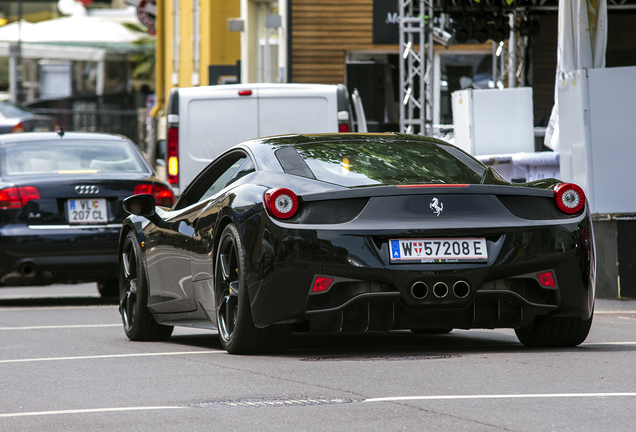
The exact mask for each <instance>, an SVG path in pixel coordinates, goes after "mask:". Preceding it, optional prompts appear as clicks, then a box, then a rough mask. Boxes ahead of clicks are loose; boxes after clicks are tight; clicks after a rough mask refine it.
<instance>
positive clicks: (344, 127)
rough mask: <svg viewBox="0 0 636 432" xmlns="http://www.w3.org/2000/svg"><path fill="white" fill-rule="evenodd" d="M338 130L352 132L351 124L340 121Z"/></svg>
mask: <svg viewBox="0 0 636 432" xmlns="http://www.w3.org/2000/svg"><path fill="white" fill-rule="evenodd" d="M338 132H351V130H350V129H349V125H348V124H346V123H340V124H339V125H338Z"/></svg>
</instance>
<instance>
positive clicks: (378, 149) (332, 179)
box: [294, 140, 486, 186]
mask: <svg viewBox="0 0 636 432" xmlns="http://www.w3.org/2000/svg"><path fill="white" fill-rule="evenodd" d="M294 149H295V150H296V151H297V152H298V154H300V156H301V157H302V158H303V160H304V161H305V163H306V164H307V165H308V166H309V168H310V169H311V171H312V172H313V174H314V176H315V177H316V179H318V180H322V181H325V182H329V183H334V184H338V185H342V186H370V185H398V184H431V183H440V184H478V183H480V182H481V179H482V177H483V175H484V173H485V172H486V168H485V167H484V166H483V165H482V164H481V163H479V162H478V161H476V160H475V159H473V158H471V157H470V156H468V155H466V154H465V153H463V152H462V151H460V150H458V149H457V148H455V147H453V146H450V145H444V144H438V143H427V142H417V141H398V140H392V141H390V142H389V141H346V142H337V143H334V142H322V143H308V144H301V145H294Z"/></svg>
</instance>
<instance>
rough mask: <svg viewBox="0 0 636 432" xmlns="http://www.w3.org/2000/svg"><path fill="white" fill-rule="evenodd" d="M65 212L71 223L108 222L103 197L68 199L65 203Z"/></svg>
mask: <svg viewBox="0 0 636 432" xmlns="http://www.w3.org/2000/svg"><path fill="white" fill-rule="evenodd" d="M66 213H67V215H68V221H69V223H72V224H91V223H106V222H108V210H107V208H106V200H105V199H103V198H93V199H70V200H68V201H67V203H66Z"/></svg>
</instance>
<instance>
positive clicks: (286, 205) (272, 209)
mask: <svg viewBox="0 0 636 432" xmlns="http://www.w3.org/2000/svg"><path fill="white" fill-rule="evenodd" d="M265 208H266V209H267V211H268V212H269V213H270V214H271V215H272V216H274V217H276V218H278V219H289V218H290V217H292V216H293V215H295V214H296V212H297V211H298V197H297V196H296V194H295V193H294V192H292V191H291V190H289V189H285V188H278V189H270V190H268V191H267V192H265Z"/></svg>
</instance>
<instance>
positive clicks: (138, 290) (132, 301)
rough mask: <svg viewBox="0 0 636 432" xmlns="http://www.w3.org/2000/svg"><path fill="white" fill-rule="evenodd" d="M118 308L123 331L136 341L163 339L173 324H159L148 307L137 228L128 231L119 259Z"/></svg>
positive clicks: (146, 281)
mask: <svg viewBox="0 0 636 432" xmlns="http://www.w3.org/2000/svg"><path fill="white" fill-rule="evenodd" d="M119 287H120V291H119V312H120V313H121V318H122V321H123V322H124V332H125V333H126V336H128V339H130V340H133V341H161V340H166V339H168V338H169V337H170V335H171V334H172V330H173V327H172V326H165V325H160V324H157V321H155V318H154V317H153V316H152V314H151V313H150V310H149V309H148V279H147V276H146V267H145V265H144V262H143V258H142V256H141V247H140V246H139V242H138V240H137V237H136V236H135V233H134V232H132V231H131V232H129V233H128V235H127V236H126V239H125V240H124V247H123V249H122V254H121V257H120V261H119Z"/></svg>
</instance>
